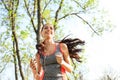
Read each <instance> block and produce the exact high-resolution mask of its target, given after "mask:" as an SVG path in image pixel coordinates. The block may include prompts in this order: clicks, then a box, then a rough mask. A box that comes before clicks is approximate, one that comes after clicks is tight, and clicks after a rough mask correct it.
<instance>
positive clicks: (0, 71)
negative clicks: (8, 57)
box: [0, 63, 7, 73]
mask: <svg viewBox="0 0 120 80" xmlns="http://www.w3.org/2000/svg"><path fill="white" fill-rule="evenodd" d="M6 65H7V63H6V64H5V65H4V67H3V68H2V69H1V70H0V73H2V72H3V70H4V69H5V67H6Z"/></svg>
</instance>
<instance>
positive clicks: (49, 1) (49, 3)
mask: <svg viewBox="0 0 120 80" xmlns="http://www.w3.org/2000/svg"><path fill="white" fill-rule="evenodd" d="M51 1H52V0H49V1H48V2H47V3H46V5H45V7H44V8H43V12H44V11H45V9H46V8H47V6H48V5H49V4H50V2H51ZM43 12H42V13H43Z"/></svg>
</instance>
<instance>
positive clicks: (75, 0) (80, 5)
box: [73, 0, 84, 10]
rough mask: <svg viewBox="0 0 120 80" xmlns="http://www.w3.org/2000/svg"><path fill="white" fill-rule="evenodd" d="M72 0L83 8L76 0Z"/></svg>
mask: <svg viewBox="0 0 120 80" xmlns="http://www.w3.org/2000/svg"><path fill="white" fill-rule="evenodd" d="M73 1H74V2H75V3H76V4H77V5H79V6H80V7H81V8H82V9H83V10H84V8H83V7H82V5H81V4H80V3H79V2H77V1H76V0H73Z"/></svg>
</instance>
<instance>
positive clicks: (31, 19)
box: [24, 0, 37, 33]
mask: <svg viewBox="0 0 120 80" xmlns="http://www.w3.org/2000/svg"><path fill="white" fill-rule="evenodd" d="M24 3H25V7H26V9H27V13H28V16H29V17H30V21H31V23H32V25H33V29H34V31H35V32H36V33H37V30H36V28H35V24H34V21H33V18H32V16H31V14H30V12H29V9H28V6H27V2H26V0H24Z"/></svg>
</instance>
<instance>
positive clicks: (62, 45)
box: [60, 43, 68, 55]
mask: <svg viewBox="0 0 120 80" xmlns="http://www.w3.org/2000/svg"><path fill="white" fill-rule="evenodd" d="M60 51H61V52H62V53H63V54H64V55H65V54H67V53H68V47H67V45H66V44H65V43H60Z"/></svg>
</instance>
